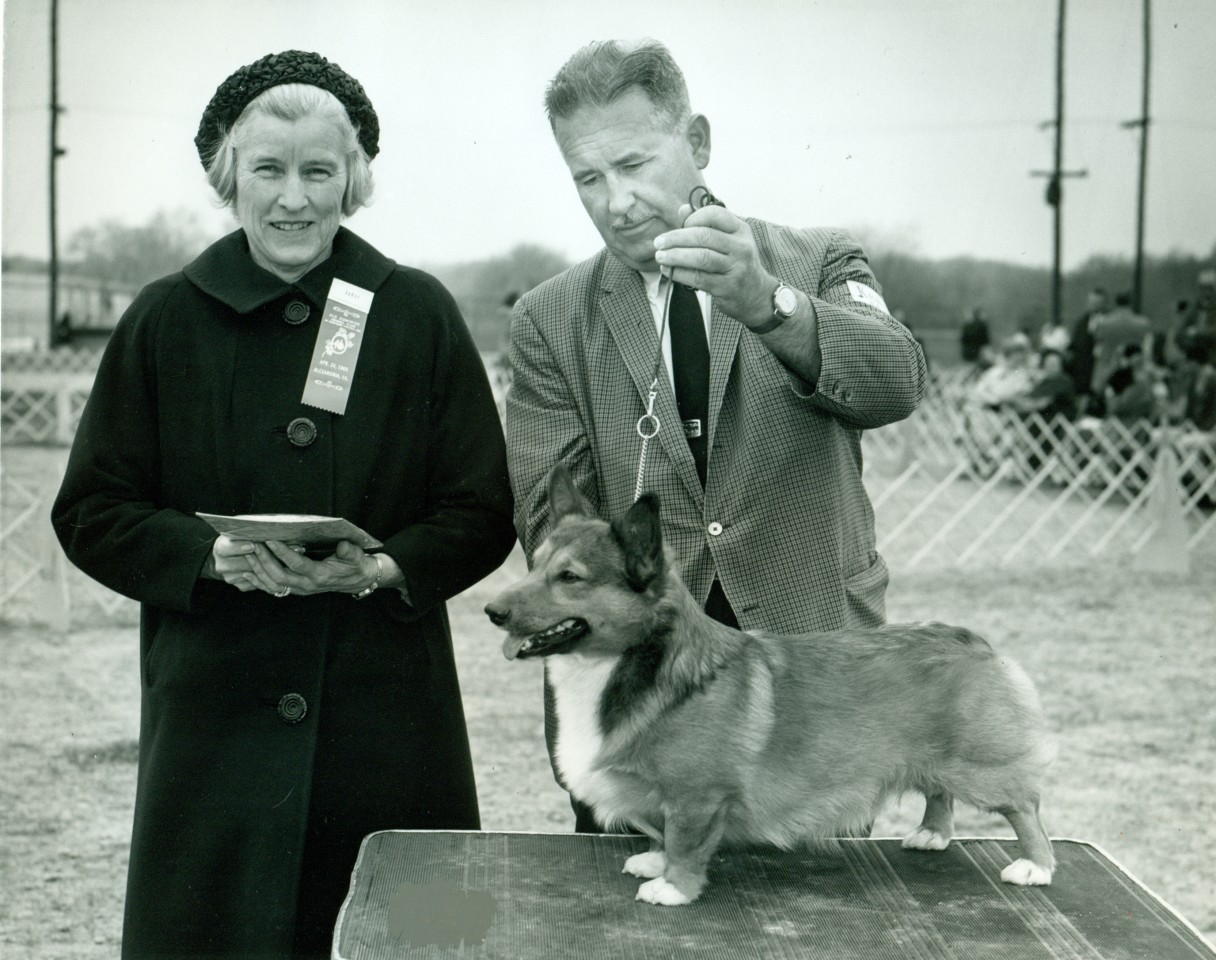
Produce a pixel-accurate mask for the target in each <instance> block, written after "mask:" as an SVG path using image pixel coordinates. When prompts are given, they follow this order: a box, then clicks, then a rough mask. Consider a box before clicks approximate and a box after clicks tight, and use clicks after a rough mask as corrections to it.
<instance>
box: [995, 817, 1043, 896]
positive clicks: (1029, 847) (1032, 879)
mask: <svg viewBox="0 0 1216 960" xmlns="http://www.w3.org/2000/svg"><path fill="white" fill-rule="evenodd" d="M997 812H998V813H1000V814H1001V815H1002V816H1004V817H1005V819H1006V820H1008V821H1009V824H1010V826H1012V827H1013V832H1014V833H1016V834H1017V836H1018V844H1019V846H1021V848H1022V856H1021V858H1020V859H1018V860H1014V861H1013V863H1011V864H1009V866H1007V867H1006V868H1005V869H1004V870H1002V871H1001V879H1002V880H1004V881H1005V882H1006V883H1016V884H1017V885H1018V886H1022V887H1032V886H1046V885H1047V884H1049V883H1051V875H1052V873H1053V871H1054V870H1055V865H1056V860H1055V856H1054V855H1053V854H1052V852H1051V839H1050V838H1049V837H1048V836H1047V831H1046V830H1045V829H1043V822H1042V821H1041V820H1040V819H1039V804H1038V801H1037V800H1036V801H1035V802H1034V803H1033V804H1027V805H1026V806H1024V807H1006V808H1001V809H999V810H998V811H997Z"/></svg>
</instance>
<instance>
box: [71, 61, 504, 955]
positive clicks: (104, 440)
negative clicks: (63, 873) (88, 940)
mask: <svg viewBox="0 0 1216 960" xmlns="http://www.w3.org/2000/svg"><path fill="white" fill-rule="evenodd" d="M378 134H379V128H378V123H377V119H376V114H375V111H374V110H373V109H372V105H371V103H370V102H369V101H368V99H367V97H366V95H365V93H364V91H363V88H362V87H361V86H360V85H359V84H358V83H357V82H356V81H355V80H354V79H352V78H351V77H349V76H348V75H347V74H345V73H344V72H343V71H342V70H340V69H339V68H338V67H337V66H336V65H335V64H331V63H329V62H327V61H326V60H325V59H324V58H323V57H320V56H318V55H317V54H313V53H303V52H299V51H288V52H286V53H282V54H278V55H272V56H268V57H266V58H263V59H262V60H260V61H258V62H257V63H254V64H252V65H250V66H248V67H245V68H242V69H241V70H238V71H237V72H236V73H235V74H233V76H232V77H230V78H229V79H228V80H226V81H225V82H224V83H223V84H221V86H220V87H219V89H218V90H217V91H216V94H215V97H214V99H213V100H212V101H211V103H210V105H209V106H208V107H207V110H206V112H205V113H204V116H203V122H202V125H201V127H200V130H199V134H198V137H197V138H196V144H197V146H198V148H199V155H200V157H201V158H202V161H203V165H204V167H205V168H206V169H207V173H208V177H209V179H210V182H211V183H212V185H213V186H214V187H215V188H216V190H217V192H218V193H219V195H220V197H221V198H222V200H223V201H224V202H226V203H228V204H229V205H231V207H232V208H233V211H234V213H235V216H236V219H237V221H238V223H239V224H240V229H239V230H237V231H236V232H234V233H232V234H230V235H229V236H227V237H225V238H224V239H222V240H220V241H219V242H217V243H216V244H215V245H213V246H212V247H210V248H209V249H207V250H206V251H205V252H204V253H203V254H202V255H201V256H200V257H199V258H198V259H197V260H195V261H194V262H193V263H191V264H190V265H189V266H187V267H186V268H185V269H184V270H183V271H182V272H181V273H179V274H175V275H173V276H170V277H166V278H165V279H163V280H160V281H157V282H156V283H153V284H151V285H150V286H148V287H147V288H146V289H145V290H143V291H142V292H141V293H140V295H139V297H138V298H137V299H136V301H135V302H134V303H133V304H132V306H131V308H130V309H129V310H128V311H127V313H126V315H125V316H124V317H123V318H122V320H121V322H120V323H119V325H118V328H117V329H116V330H115V332H114V336H113V338H112V340H111V341H110V343H109V346H108V348H107V350H106V353H105V356H104V358H103V360H102V363H101V367H100V369H99V371H98V375H97V380H96V382H95V385H94V389H93V393H92V396H91V397H90V399H89V403H88V406H87V408H86V410H85V413H84V416H83V418H82V420H81V424H80V429H79V432H78V433H77V436H76V442H75V444H74V445H73V448H72V454H71V457H70V459H69V462H68V468H67V473H66V476H65V479H64V483H63V487H62V489H61V491H60V494H59V498H58V500H57V502H56V504H55V507H54V517H53V519H54V524H55V528H56V531H57V533H58V535H59V538H60V541H61V542H62V544H63V546H64V549H65V550H66V551H67V553H68V556H69V557H70V558H71V559H72V561H73V562H74V563H76V564H77V565H78V566H80V567H81V568H82V569H83V570H84V571H85V572H86V573H88V574H90V575H91V576H93V577H95V578H96V579H97V580H100V581H101V582H102V583H104V584H106V585H107V586H109V587H111V588H113V589H115V590H117V591H119V592H121V593H124V594H126V595H128V596H130V597H134V598H135V599H137V600H139V601H141V603H142V605H143V607H142V610H143V616H142V627H141V650H140V666H141V672H142V675H141V680H142V691H143V697H142V717H141V733H140V765H139V782H138V788H137V795H136V804H135V825H134V831H133V836H132V844H131V862H130V869H129V874H128V886H127V905H126V918H125V926H124V935H123V953H124V956H157V957H161V956H174V955H189V956H225V957H229V956H248V957H254V956H256V957H259V958H261V957H272V956H273V957H280V956H288V955H297V956H313V955H320V956H326V957H328V956H329V944H330V938H331V936H332V930H333V925H334V921H335V917H336V914H337V910H338V908H339V906H340V903H341V900H342V898H343V896H344V895H345V892H346V889H347V886H348V883H349V878H350V871H351V867H352V865H353V863H354V860H355V856H356V853H357V850H358V845H359V842H360V840H361V839H362V837H363V836H364V835H366V834H367V833H369V832H371V831H373V830H377V829H382V828H395V827H407V828H457V829H459V828H468V829H476V828H477V827H478V825H479V824H478V812H477V801H476V795H475V792H474V785H473V776H472V767H471V763H470V759H469V750H468V741H467V736H466V732H465V724H464V716H463V712H462V709H461V705H460V698H459V689H458V686H457V678H456V669H455V664H454V661H453V656H452V647H451V638H450V635H449V632H448V624H447V617H446V613H445V609H444V605H443V601H444V600H445V599H446V598H448V597H450V596H452V595H454V594H455V593H457V592H459V591H460V590H462V589H464V588H465V587H467V586H469V585H470V584H472V583H474V582H475V581H477V580H478V579H480V578H481V577H483V576H485V575H486V574H487V573H489V572H490V571H491V570H493V569H494V568H495V567H497V566H498V565H499V564H500V563H501V562H502V560H503V559H504V557H505V556H506V554H507V552H508V551H509V550H510V548H511V545H512V543H513V540H514V534H513V531H512V527H511V504H510V494H509V492H508V489H509V488H508V482H507V471H506V461H505V456H504V450H503V439H502V432H501V428H500V425H499V421H498V417H497V413H496V410H495V407H494V401H493V399H492V396H491V393H490V389H489V386H488V384H487V382H486V377H485V371H484V368H483V367H482V364H481V361H480V359H479V356H478V354H477V351H476V350H475V348H474V346H473V344H472V342H471V340H470V338H469V334H468V332H467V330H466V328H465V326H464V323H463V321H462V319H461V317H460V314H459V312H458V310H457V308H456V305H455V303H454V302H453V301H452V299H451V297H450V296H449V295H448V293H447V292H446V291H445V290H444V289H443V287H442V286H440V284H439V283H438V282H437V281H436V280H434V279H433V278H432V277H430V276H428V275H426V274H424V273H421V272H419V271H417V270H413V269H410V268H408V267H402V266H398V265H397V264H395V263H394V262H393V261H391V260H389V259H387V258H386V257H384V256H382V255H381V254H380V253H378V252H377V251H376V250H374V249H373V248H372V247H370V246H369V245H368V244H367V243H365V242H364V241H362V240H360V239H359V238H358V237H357V236H355V235H354V234H353V233H351V232H349V231H348V230H346V229H345V228H343V227H340V226H339V221H340V220H341V219H342V217H343V216H348V215H350V214H351V213H353V212H354V211H355V210H357V209H358V208H359V206H360V205H362V204H363V203H364V202H365V201H366V200H367V198H368V194H369V192H370V189H371V176H370V171H369V167H368V164H369V161H370V160H371V158H372V157H374V156H375V154H376V152H377V149H378V145H377V140H378ZM335 280H340V281H344V282H345V283H346V284H350V285H353V286H354V287H357V288H361V289H362V290H363V291H366V292H367V293H369V294H370V295H371V305H370V308H369V309H368V312H367V316H366V321H365V324H364V326H363V329H362V330H361V331H357V330H356V332H355V333H354V334H352V335H351V336H350V337H348V341H349V342H350V343H352V344H353V343H356V342H357V341H359V340H360V339H362V340H365V341H366V343H363V344H361V346H360V348H359V351H358V354H357V360H355V361H354V368H353V370H354V372H353V378H352V380H351V382H350V385H349V390H348V391H347V392H346V395H347V401H346V406H345V409H344V411H343V412H342V413H341V414H338V413H334V412H327V411H326V410H324V409H319V408H318V407H316V406H313V405H306V404H305V403H303V401H302V399H301V398H302V396H303V393H304V390H305V386H306V381H309V382H310V383H311V382H312V381H313V380H315V379H316V378H315V377H313V376H312V375H311V374H310V370H311V367H312V364H313V354H314V347H316V346H317V343H318V325H319V322H320V320H321V317H322V311H323V310H324V308H325V305H326V300H327V296H328V295H329V292H330V288H331V283H333V282H334V281H335ZM322 346H323V344H322ZM348 356H349V354H348ZM322 402H328V401H322ZM200 511H201V512H207V513H215V514H248V513H301V514H325V515H333V516H341V517H345V518H346V519H348V520H350V521H352V522H353V523H355V524H356V525H358V526H359V527H362V528H363V529H364V530H366V531H367V532H369V533H371V534H372V535H373V536H374V537H377V538H378V539H380V540H382V541H383V543H384V547H383V550H382V551H381V552H378V553H376V554H374V555H370V554H368V553H365V552H364V551H363V550H362V549H360V547H359V546H357V545H356V544H353V543H342V544H340V545H339V546H338V548H337V550H336V553H334V554H333V555H332V556H330V557H328V558H325V559H313V558H311V557H309V556H306V555H300V554H297V553H295V552H294V551H292V550H290V549H288V548H287V547H285V546H284V545H283V544H280V543H269V544H260V543H251V542H247V541H239V540H233V539H230V538H228V537H226V536H219V537H217V536H216V534H215V532H214V531H213V530H212V529H211V527H210V526H208V524H207V523H205V522H204V521H203V520H201V519H199V517H198V516H196V514H197V513H198V512H200ZM364 598H365V599H364Z"/></svg>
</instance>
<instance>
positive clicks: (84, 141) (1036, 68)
mask: <svg viewBox="0 0 1216 960" xmlns="http://www.w3.org/2000/svg"><path fill="white" fill-rule="evenodd" d="M1153 8H1154V24H1153V27H1154V43H1153V60H1154V66H1153V77H1152V84H1153V88H1152V105H1151V113H1152V116H1153V119H1154V123H1153V125H1152V127H1151V138H1150V149H1149V186H1148V224H1147V230H1146V245H1147V247H1148V249H1149V251H1150V252H1153V253H1164V252H1167V251H1169V250H1172V249H1178V250H1183V251H1187V252H1193V253H1207V252H1209V251H1210V250H1211V249H1212V247H1213V245H1214V244H1216V175H1214V174H1213V172H1212V171H1213V168H1214V167H1216V107H1214V106H1213V104H1216V56H1213V50H1216V3H1213V2H1212V0H1154V2H1153ZM48 9H49V0H6V2H5V5H4V28H5V38H4V39H5V45H4V94H3V97H4V156H3V234H2V240H3V250H4V252H5V253H8V254H14V253H23V254H31V255H35V256H45V255H46V248H47V225H46V223H47V200H46V188H47V177H46V166H47V139H48V134H47V129H48V128H47V104H48V100H49V94H48V72H49V68H48V60H49V58H48V37H49V27H48V23H49V15H48ZM1055 21H1056V0H818V2H816V0H749V2H742V0H736V2H724V0H693V2H682V0H673V2H663V3H659V2H650V3H646V2H634V0H618V2H612V0H595V2H585V0H513V2H509V3H508V2H501V0H439V2H436V0H344V2H340V3H331V2H322V0H206V2H198V0H60V51H61V68H60V99H61V101H62V103H63V104H64V106H65V107H66V111H67V112H66V114H65V115H64V116H63V118H62V120H61V123H60V142H61V144H62V146H64V147H65V148H66V149H67V151H68V152H67V155H66V156H65V157H64V158H63V159H62V160H61V161H60V166H59V173H60V177H59V180H60V217H59V224H60V236H61V238H64V239H65V240H66V238H68V237H70V236H71V234H72V233H73V232H74V231H75V230H77V229H78V228H80V227H82V226H85V225H89V224H92V223H96V222H97V221H99V220H102V219H108V218H113V219H119V220H123V221H126V222H128V223H140V222H144V221H146V220H147V219H148V218H150V217H151V216H152V215H153V214H154V213H155V212H156V211H158V210H161V209H170V210H171V209H185V210H189V211H193V212H195V213H197V214H198V216H199V217H200V218H201V219H202V220H203V221H204V223H205V224H207V225H208V226H212V225H213V226H214V228H215V229H216V230H217V231H218V230H226V229H228V228H229V226H231V221H230V220H229V219H228V215H227V214H226V213H224V212H221V211H217V210H216V209H215V208H214V206H213V204H212V200H211V197H210V194H209V192H208V188H207V186H206V183H205V181H204V178H203V175H202V170H201V168H200V166H199V164H198V160H197V156H196V154H195V152H194V146H193V143H192V140H193V136H194V133H195V131H196V129H197V125H198V120H199V116H200V114H201V112H202V110H203V107H204V106H205V105H206V103H207V101H208V100H209V99H210V97H211V95H212V93H213V92H214V90H215V88H216V86H217V85H218V84H219V83H220V82H221V81H222V80H223V79H224V78H225V77H226V76H227V75H228V74H229V73H231V72H232V71H233V70H234V69H236V68H237V67H238V66H241V65H243V64H246V63H249V62H251V61H252V60H255V59H257V58H258V57H260V56H262V55H263V54H266V53H269V52H272V51H279V50H284V49H290V48H302V49H309V50H317V51H319V52H321V53H323V54H324V55H326V56H327V57H329V58H330V59H331V60H335V61H336V62H338V63H339V64H340V65H341V66H342V67H343V68H344V69H345V70H347V71H348V72H349V73H351V74H352V75H354V76H355V77H356V78H358V79H359V80H360V82H362V84H363V86H364V87H365V89H366V90H367V92H368V94H369V96H370V97H371V99H372V101H373V103H374V105H375V107H376V110H377V112H378V114H379V116H380V122H381V128H382V135H381V151H382V152H381V154H380V156H379V157H378V158H377V160H376V161H375V163H374V164H373V171H374V173H375V175H376V183H377V189H376V196H375V202H374V205H373V206H372V207H370V208H368V209H366V210H363V211H361V212H360V213H358V214H357V215H356V216H355V217H354V218H353V219H352V221H351V223H350V225H351V227H352V228H353V229H354V230H356V231H357V232H359V233H361V234H362V235H363V236H364V237H366V238H367V239H368V240H370V241H371V242H372V243H374V244H375V245H377V246H378V247H380V248H381V249H382V250H383V251H384V252H385V253H386V254H388V255H389V256H391V257H393V258H394V259H396V260H399V261H402V262H412V263H424V264H435V263H447V262H452V261H458V260H468V259H480V258H483V257H488V256H493V255H495V254H498V253H502V252H505V251H506V250H508V249H510V248H511V247H512V246H514V245H515V244H517V243H520V242H533V243H539V244H543V245H545V246H547V247H550V248H552V249H554V250H557V251H560V252H562V253H565V254H566V255H568V256H570V257H572V258H581V257H583V256H586V255H589V254H591V253H593V252H594V251H595V250H596V249H598V247H599V239H598V236H597V235H596V234H595V231H594V229H593V228H592V226H591V224H590V222H589V221H588V220H587V218H586V215H585V214H584V213H583V211H582V208H581V206H580V205H579V202H578V199H577V196H576V194H575V191H574V187H573V184H572V183H571V182H570V179H569V175H568V172H567V170H566V168H565V165H564V164H563V163H562V161H561V157H560V155H559V154H558V152H557V149H556V147H555V146H554V144H553V141H552V137H551V135H550V133H549V129H548V125H547V123H546V121H545V119H544V115H543V111H542V108H541V98H542V95H543V91H544V87H545V84H546V82H547V81H548V79H549V78H550V77H551V76H552V75H553V73H554V72H555V71H556V70H557V68H558V67H560V66H561V64H562V63H563V62H564V61H565V59H566V58H567V57H568V56H569V55H570V54H571V53H572V52H573V51H574V50H575V49H576V48H578V47H579V46H581V45H582V44H584V43H586V42H587V41H589V40H592V39H603V38H608V37H630V38H632V37H640V36H652V37H655V38H657V39H659V40H662V41H663V42H664V43H666V44H667V45H668V46H669V47H670V48H671V50H672V51H673V53H674V54H675V56H676V59H677V60H678V61H679V63H680V64H681V66H682V67H683V68H684V71H685V74H686V76H687V79H688V84H689V89H690V93H691V98H692V106H693V109H694V110H696V111H698V112H701V113H704V114H705V115H706V116H708V118H709V120H710V123H711V127H712V134H713V155H712V159H711V162H710V166H709V169H708V171H707V176H708V180H709V183H710V185H711V187H712V188H713V190H714V191H715V192H716V193H717V194H718V195H720V196H721V197H723V198H724V199H725V200H726V202H727V204H728V205H729V206H730V207H731V208H732V209H734V210H735V211H737V212H740V213H745V214H751V215H756V216H761V217H765V218H768V219H771V220H775V221H778V222H781V223H788V224H793V225H800V226H809V225H835V226H844V227H849V228H853V229H857V230H860V231H862V232H863V234H865V235H867V236H869V237H873V238H878V239H879V240H880V241H881V242H883V243H886V244H897V245H899V246H901V247H903V248H904V249H907V250H909V251H910V252H916V253H920V254H922V255H926V256H931V257H946V256H954V255H960V254H972V255H975V256H980V257H986V258H995V259H1001V260H1008V261H1013V262H1018V263H1024V264H1032V265H1041V264H1047V263H1050V260H1051V210H1050V208H1049V207H1047V206H1046V205H1045V203H1044V202H1043V191H1044V186H1045V182H1044V181H1043V180H1041V179H1035V178H1032V177H1031V176H1030V175H1029V172H1030V171H1031V170H1033V169H1047V168H1049V167H1050V165H1051V161H1052V149H1053V144H1052V132H1051V130H1049V129H1040V123H1041V122H1042V121H1044V120H1047V119H1048V118H1050V117H1051V115H1052V113H1053V110H1054V86H1053V84H1054V58H1055ZM1140 38H1141V0H1070V2H1069V4H1068V21H1067V58H1068V60H1067V81H1066V96H1067V102H1066V123H1065V165H1066V167H1068V168H1072V169H1081V168H1084V169H1087V170H1088V172H1089V176H1088V177H1087V178H1086V179H1082V180H1072V181H1068V182H1067V184H1066V204H1065V208H1064V210H1065V220H1064V238H1065V242H1064V260H1065V266H1066V267H1069V266H1074V265H1076V264H1078V263H1080V262H1081V261H1082V260H1084V259H1085V258H1086V257H1088V256H1089V255H1091V254H1093V253H1108V254H1123V255H1127V256H1130V255H1131V254H1132V252H1133V250H1134V241H1135V195H1136V176H1137V173H1136V170H1137V146H1138V139H1137V134H1136V133H1134V132H1132V131H1129V130H1125V129H1121V127H1120V124H1121V122H1123V121H1125V120H1128V119H1130V118H1134V117H1136V116H1137V115H1138V114H1139V110H1140V75H1141V66H1140V65H1141V41H1140Z"/></svg>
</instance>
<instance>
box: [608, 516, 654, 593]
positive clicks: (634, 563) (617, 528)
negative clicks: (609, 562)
mask: <svg viewBox="0 0 1216 960" xmlns="http://www.w3.org/2000/svg"><path fill="white" fill-rule="evenodd" d="M612 536H613V538H614V539H615V540H616V542H617V543H618V544H620V547H621V550H622V551H624V554H625V578H626V579H627V580H628V581H629V586H631V587H632V588H633V589H634V590H636V591H638V593H641V592H642V591H643V590H645V589H646V588H647V587H649V586H650V585H651V584H652V583H653V582H654V580H655V578H656V577H658V576H659V575H660V574H662V572H663V529H662V526H661V525H660V523H659V498H658V497H656V496H655V495H654V494H653V493H645V494H643V495H642V497H641V499H639V500H638V502H637V503H635V504H634V505H633V506H632V507H630V508H629V512H628V513H626V514H625V515H624V516H623V517H617V518H616V519H615V520H613V521H612Z"/></svg>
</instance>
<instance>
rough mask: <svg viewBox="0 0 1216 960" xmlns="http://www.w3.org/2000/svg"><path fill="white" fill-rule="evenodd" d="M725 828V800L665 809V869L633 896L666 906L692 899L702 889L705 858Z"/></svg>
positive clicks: (703, 885) (705, 864)
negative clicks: (681, 808) (683, 808)
mask: <svg viewBox="0 0 1216 960" xmlns="http://www.w3.org/2000/svg"><path fill="white" fill-rule="evenodd" d="M725 829H726V804H725V803H717V804H714V805H713V806H712V807H711V806H698V807H696V808H693V809H686V810H680V811H668V812H667V815H666V818H665V825H664V832H663V845H664V849H665V851H666V853H665V856H666V860H667V865H666V869H665V870H664V871H663V875H662V876H661V877H655V878H654V879H653V880H647V881H646V882H645V883H644V884H642V885H641V886H640V887H639V888H638V893H637V899H638V900H644V901H646V902H647V903H657V904H661V905H663V906H668V907H674V906H680V905H683V904H685V903H692V902H693V901H694V900H696V899H697V897H699V896H700V895H701V891H702V890H704V889H705V884H706V882H707V881H706V876H705V872H706V869H707V868H708V867H709V858H710V857H711V856H713V852H714V851H715V850H717V849H718V844H719V843H720V842H721V841H722V834H723V832H724V831H725Z"/></svg>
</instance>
